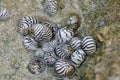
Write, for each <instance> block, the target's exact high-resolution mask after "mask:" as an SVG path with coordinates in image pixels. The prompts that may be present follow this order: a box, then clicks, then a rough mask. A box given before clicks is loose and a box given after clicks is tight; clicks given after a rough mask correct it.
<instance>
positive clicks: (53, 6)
mask: <svg viewBox="0 0 120 80" xmlns="http://www.w3.org/2000/svg"><path fill="white" fill-rule="evenodd" d="M44 7H45V11H46V12H47V13H48V14H49V15H55V14H56V13H57V10H58V1H57V0H45V3H44Z"/></svg>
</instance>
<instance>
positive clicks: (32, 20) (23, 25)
mask: <svg viewBox="0 0 120 80" xmlns="http://www.w3.org/2000/svg"><path fill="white" fill-rule="evenodd" d="M37 23H38V18H37V17H35V16H25V17H23V18H22V19H21V20H20V21H19V24H18V32H19V33H20V34H22V35H27V34H28V31H29V29H30V28H31V27H32V25H33V24H37Z"/></svg>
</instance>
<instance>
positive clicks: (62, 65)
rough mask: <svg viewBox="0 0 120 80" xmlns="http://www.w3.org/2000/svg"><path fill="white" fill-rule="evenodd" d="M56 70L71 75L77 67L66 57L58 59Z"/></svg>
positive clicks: (65, 75) (62, 74)
mask: <svg viewBox="0 0 120 80" xmlns="http://www.w3.org/2000/svg"><path fill="white" fill-rule="evenodd" d="M55 70H56V71H57V73H58V74H59V75H60V76H64V77H71V76H72V75H73V74H74V72H75V68H74V67H73V66H72V65H71V64H70V62H68V61H67V60H65V59H58V60H57V61H56V63H55Z"/></svg>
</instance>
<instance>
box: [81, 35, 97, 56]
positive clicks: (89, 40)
mask: <svg viewBox="0 0 120 80" xmlns="http://www.w3.org/2000/svg"><path fill="white" fill-rule="evenodd" d="M82 49H83V50H84V51H85V53H86V54H87V55H92V54H93V53H94V52H95V51H96V43H95V40H94V39H93V37H92V36H86V37H85V38H83V40H82Z"/></svg>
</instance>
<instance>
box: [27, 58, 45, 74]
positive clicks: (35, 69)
mask: <svg viewBox="0 0 120 80" xmlns="http://www.w3.org/2000/svg"><path fill="white" fill-rule="evenodd" d="M45 68H46V64H45V62H44V60H43V58H41V57H37V56H34V57H33V58H32V59H31V61H30V62H29V64H28V70H29V71H30V72H31V73H32V74H40V73H42V72H43V71H44V70H45Z"/></svg>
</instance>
